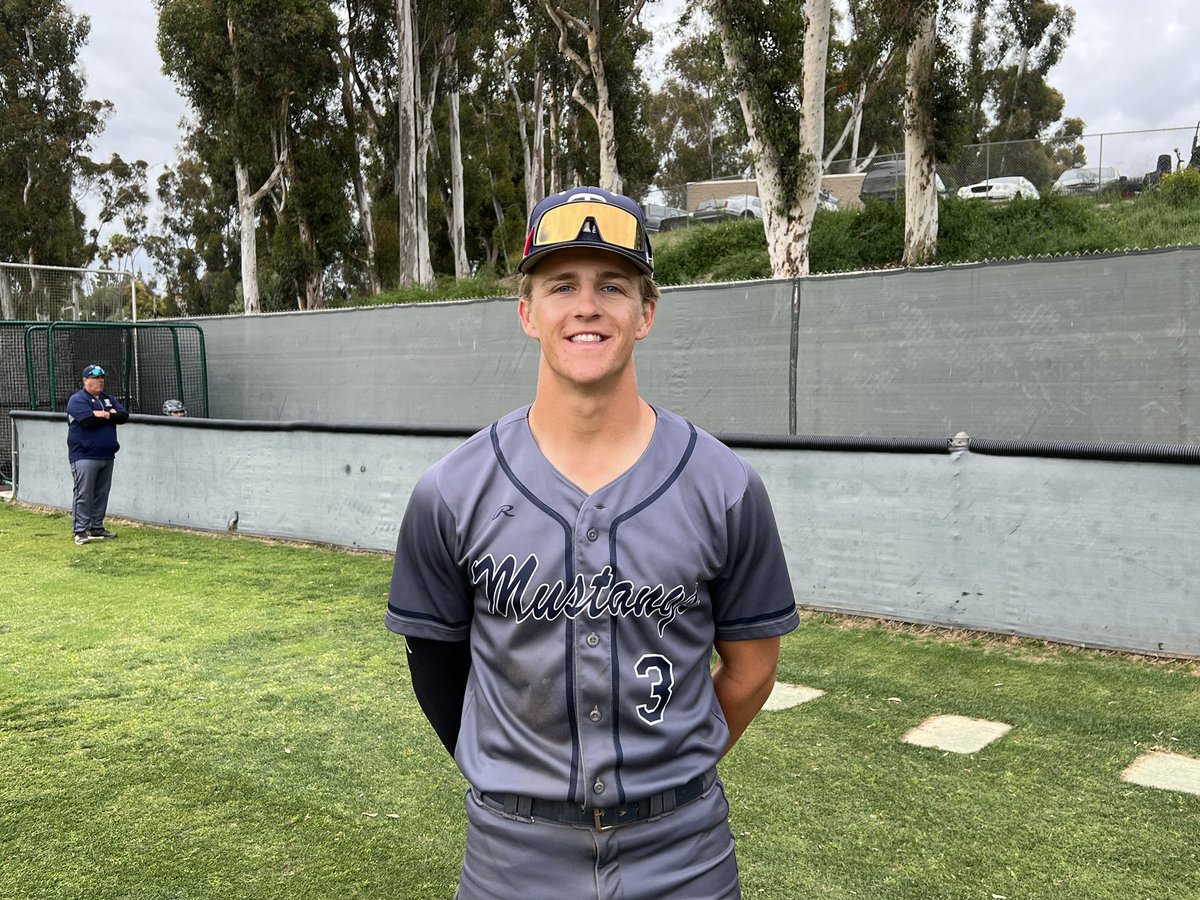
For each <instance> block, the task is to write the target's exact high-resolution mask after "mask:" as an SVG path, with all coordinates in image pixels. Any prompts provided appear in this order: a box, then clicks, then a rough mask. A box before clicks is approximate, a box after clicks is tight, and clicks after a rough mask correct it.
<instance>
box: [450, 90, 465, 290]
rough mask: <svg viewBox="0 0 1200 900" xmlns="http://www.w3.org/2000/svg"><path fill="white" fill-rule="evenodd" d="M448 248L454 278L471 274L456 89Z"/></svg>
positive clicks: (454, 92)
mask: <svg viewBox="0 0 1200 900" xmlns="http://www.w3.org/2000/svg"><path fill="white" fill-rule="evenodd" d="M447 99H448V101H449V104H450V246H451V248H452V249H453V250H454V277H455V278H456V279H457V280H459V281H461V280H462V279H464V278H466V277H468V276H469V275H470V274H471V269H470V264H469V263H468V262H467V225H466V213H465V212H464V203H463V190H464V188H463V160H462V129H461V127H460V123H459V117H458V89H457V88H455V89H454V90H452V91H450V95H449V97H448V98H447Z"/></svg>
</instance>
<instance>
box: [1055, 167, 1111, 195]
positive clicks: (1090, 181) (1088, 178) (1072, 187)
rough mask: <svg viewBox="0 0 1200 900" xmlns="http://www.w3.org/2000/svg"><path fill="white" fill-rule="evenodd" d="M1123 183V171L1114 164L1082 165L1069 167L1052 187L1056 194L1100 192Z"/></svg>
mask: <svg viewBox="0 0 1200 900" xmlns="http://www.w3.org/2000/svg"><path fill="white" fill-rule="evenodd" d="M1120 183H1121V173H1120V172H1118V171H1117V170H1116V169H1114V168H1113V167H1112V166H1099V167H1097V166H1080V167H1079V168H1076V169H1067V171H1065V172H1063V173H1062V174H1061V175H1059V176H1058V180H1057V181H1055V182H1054V186H1053V187H1052V188H1050V190H1051V191H1053V192H1054V193H1056V194H1098V193H1100V192H1101V191H1102V190H1104V189H1105V188H1107V187H1110V186H1112V185H1116V184H1120Z"/></svg>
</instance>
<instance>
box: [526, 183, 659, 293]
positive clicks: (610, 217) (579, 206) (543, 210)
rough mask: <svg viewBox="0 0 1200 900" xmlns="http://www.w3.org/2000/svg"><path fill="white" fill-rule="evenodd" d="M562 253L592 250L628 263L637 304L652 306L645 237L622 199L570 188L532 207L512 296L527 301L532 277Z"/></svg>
mask: <svg viewBox="0 0 1200 900" xmlns="http://www.w3.org/2000/svg"><path fill="white" fill-rule="evenodd" d="M564 250H596V251H601V252H605V253H609V254H612V255H614V256H617V257H620V258H621V259H623V260H625V261H627V262H628V263H630V264H632V266H633V267H634V269H635V270H636V271H637V273H638V275H639V276H640V277H639V278H638V286H639V288H640V291H641V296H642V302H643V303H657V302H658V298H659V291H658V286H657V285H656V284H655V283H654V278H653V275H654V252H653V250H652V249H651V247H650V239H649V237H648V236H647V234H646V218H645V214H644V213H643V212H642V208H641V206H639V205H638V204H637V203H635V202H634V201H633V200H631V199H630V198H628V197H625V196H622V195H621V194H614V193H612V192H611V191H606V190H604V189H603V188H598V187H576V188H571V189H569V190H566V191H563V192H561V193H558V194H551V195H550V196H549V197H546V198H545V199H543V200H542V201H541V202H540V203H538V204H537V206H535V207H534V208H533V214H532V215H531V216H530V217H529V234H528V236H527V237H526V238H525V251H524V253H523V254H522V256H521V262H520V263H519V264H518V265H517V271H518V272H520V273H521V274H522V276H524V277H523V278H522V279H521V284H520V288H519V289H518V294H519V295H520V296H521V297H522V298H525V299H530V298H531V296H532V290H533V277H532V275H533V272H534V270H535V269H536V268H537V267H538V265H539V264H540V263H541V262H543V261H544V260H545V259H546V258H547V257H549V256H551V255H553V254H556V253H559V252H561V251H564Z"/></svg>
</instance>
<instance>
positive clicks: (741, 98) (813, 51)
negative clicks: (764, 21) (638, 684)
mask: <svg viewBox="0 0 1200 900" xmlns="http://www.w3.org/2000/svg"><path fill="white" fill-rule="evenodd" d="M714 12H717V13H720V12H721V10H720V7H719V5H716V8H715V9H714ZM829 20H830V0H810V2H809V3H807V4H806V6H805V28H804V75H803V78H804V96H803V99H802V112H801V121H800V144H801V159H800V161H799V166H798V171H797V174H796V182H795V184H793V185H790V186H789V185H788V184H787V182H786V180H785V174H784V168H785V167H784V166H783V165H782V161H781V158H780V150H779V147H777V146H776V145H775V144H774V143H772V142H771V140H770V138H769V136H768V130H767V129H766V128H765V127H763V126H764V122H765V120H766V119H765V117H766V116H767V115H768V114H767V112H766V111H765V110H762V109H760V108H759V105H758V103H757V101H756V100H755V98H754V95H753V94H752V93H751V91H750V90H749V87H748V84H749V75H748V68H747V65H746V61H745V60H744V59H743V58H742V56H741V53H740V52H739V50H738V48H737V44H736V41H735V40H734V39H733V35H732V33H731V32H730V30H729V24H728V20H727V19H726V18H725V16H724V15H722V14H717V15H714V16H713V21H714V25H715V26H716V28H717V32H718V34H719V36H720V39H721V46H722V49H723V50H724V54H725V61H726V64H727V66H728V67H729V68H730V69H731V70H732V71H733V72H734V73H735V76H736V80H737V82H738V84H739V85H740V86H739V88H738V102H739V103H740V104H741V107H742V116H743V117H744V118H745V120H746V133H747V134H748V135H749V137H750V148H751V151H752V152H753V153H754V160H755V175H756V177H757V181H758V193H759V196H760V197H761V198H762V205H763V227H764V229H765V230H766V235H767V253H768V254H769V256H770V258H771V275H772V277H775V278H798V277H801V276H803V275H807V274H808V267H809V258H808V240H809V235H810V234H811V232H812V220H813V215H814V213H815V212H816V208H817V195H818V192H819V191H820V186H821V169H822V147H823V138H824V127H825V117H824V102H825V65H826V60H827V57H828V51H829Z"/></svg>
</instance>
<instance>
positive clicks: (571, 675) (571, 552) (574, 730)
mask: <svg viewBox="0 0 1200 900" xmlns="http://www.w3.org/2000/svg"><path fill="white" fill-rule="evenodd" d="M498 424H499V423H497V422H493V423H492V427H491V429H490V436H491V439H492V452H493V453H494V454H495V455H496V462H497V463H499V465H500V469H501V470H502V471H503V472H504V475H505V477H507V478H508V480H509V481H511V482H512V483H513V486H514V487H516V489H517V490H518V491H520V492H521V494H522V495H523V496H524V497H525V499H526V500H528V501H529V502H530V503H532V504H533V505H534V506H536V507H537V508H538V509H540V510H541V511H542V512H544V513H545V514H546V515H548V516H549V517H550V518H552V519H553V520H554V521H556V522H558V524H559V525H560V526H562V529H563V533H564V535H565V537H566V552H565V554H564V559H565V565H566V572H565V573H564V574H565V577H566V581H565V582H564V584H574V583H575V540H574V534H573V532H572V530H571V524H570V523H569V522H568V521H567V520H566V519H564V518H563V517H562V516H560V515H559V514H558V513H557V512H556V511H555V510H554V509H552V508H551V507H549V506H547V505H546V504H545V503H543V502H542V501H541V500H540V499H539V498H538V497H537V496H536V495H535V494H534V493H533V492H532V491H531V490H529V488H527V487H526V486H525V485H524V484H522V483H521V479H519V478H517V476H516V473H515V472H513V470H512V467H511V466H509V464H508V460H507V459H505V458H504V451H503V450H501V449H500V434H499V430H498V429H497V427H496V426H497V425H498ZM565 631H566V644H565V646H564V648H563V659H564V664H565V666H566V670H567V672H566V675H567V677H566V693H567V698H566V699H567V722H568V724H569V725H570V727H571V786H570V789H569V794H568V796H567V797H566V798H565V799H566V800H574V799H575V797H574V792H575V789H576V787H577V786H578V785H577V782H578V780H579V755H580V746H579V722H578V721H577V719H576V710H575V621H574V619H571V618H568V619H567V625H566V629H565Z"/></svg>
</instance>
